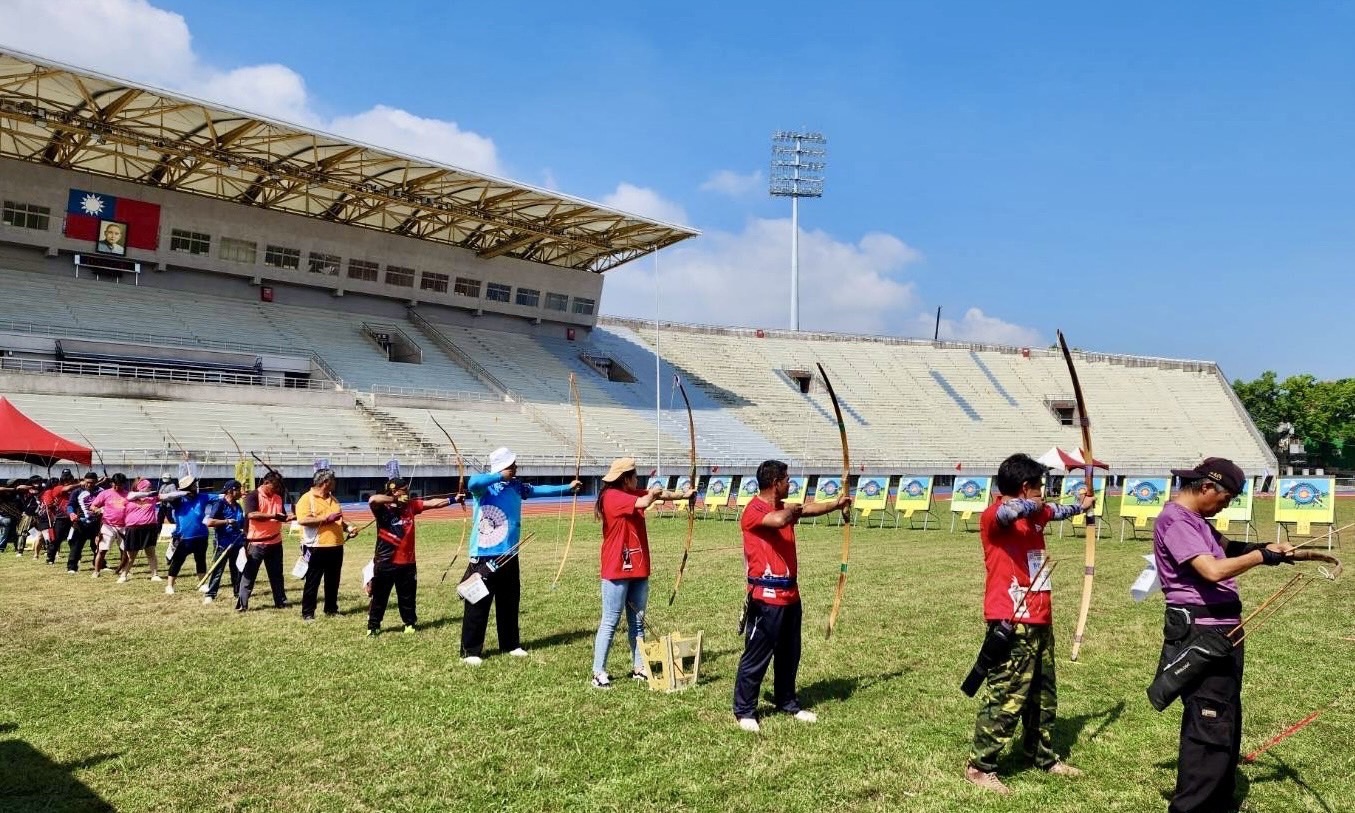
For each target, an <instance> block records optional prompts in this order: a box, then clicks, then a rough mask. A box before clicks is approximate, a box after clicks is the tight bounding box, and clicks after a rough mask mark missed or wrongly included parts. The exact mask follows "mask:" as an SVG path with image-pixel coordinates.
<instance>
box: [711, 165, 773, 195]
mask: <svg viewBox="0 0 1355 813" xmlns="http://www.w3.org/2000/svg"><path fill="white" fill-rule="evenodd" d="M762 188H763V181H762V170H760V169H759V170H754V171H752V172H750V173H748V174H746V175H740V174H739V173H737V172H735V171H734V170H732V169H722V170H719V171H718V172H716V173H714V174H712V175H711V176H710V177H709V178H707V179H706V180H705V181H704V182H702V184H701V186H700V189H701V191H702V192H715V193H716V194H719V195H726V196H728V197H731V198H734V199H736V200H737V199H741V198H747V197H751V196H752V195H753V194H754V193H755V192H757V191H759V190H761V189H762Z"/></svg>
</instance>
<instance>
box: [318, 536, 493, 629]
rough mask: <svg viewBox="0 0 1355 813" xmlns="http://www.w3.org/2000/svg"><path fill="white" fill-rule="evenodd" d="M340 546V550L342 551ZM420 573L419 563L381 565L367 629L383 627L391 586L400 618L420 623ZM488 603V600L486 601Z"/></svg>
mask: <svg viewBox="0 0 1355 813" xmlns="http://www.w3.org/2000/svg"><path fill="white" fill-rule="evenodd" d="M342 550H343V549H342V548H340V552H342ZM311 567H315V559H314V558H312V559H311ZM417 573H418V566H417V565H412V564H410V565H389V566H387V567H379V568H377V569H376V570H375V571H374V572H373V573H372V603H371V608H370V609H369V610H368V611H367V629H369V630H379V629H381V620H382V619H383V618H385V617H386V605H387V604H388V603H389V602H390V597H391V588H392V587H394V588H395V603H396V604H397V605H399V607H400V620H401V621H403V622H405V626H413V625H414V624H416V623H418V621H419V616H418V614H417V613H416V612H415V606H414V592H415V590H416V588H418V586H419V582H418V579H416V578H415V576H416V575H417ZM485 603H486V604H488V603H489V602H488V600H486V601H485ZM480 636H481V639H483V638H484V630H481V631H480Z"/></svg>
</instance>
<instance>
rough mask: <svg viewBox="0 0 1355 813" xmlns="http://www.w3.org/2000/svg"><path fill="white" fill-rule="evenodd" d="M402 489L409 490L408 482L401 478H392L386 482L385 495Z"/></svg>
mask: <svg viewBox="0 0 1355 813" xmlns="http://www.w3.org/2000/svg"><path fill="white" fill-rule="evenodd" d="M402 488H405V489H407V488H409V481H408V480H406V479H405V478H403V477H392V478H390V479H389V480H387V481H386V493H388V494H389V493H390V492H392V491H399V490H400V489H402Z"/></svg>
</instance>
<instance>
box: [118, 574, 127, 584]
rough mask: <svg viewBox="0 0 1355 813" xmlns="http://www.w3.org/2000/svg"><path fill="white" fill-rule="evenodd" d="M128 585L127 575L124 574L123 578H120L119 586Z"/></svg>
mask: <svg viewBox="0 0 1355 813" xmlns="http://www.w3.org/2000/svg"><path fill="white" fill-rule="evenodd" d="M126 583H127V574H126V573H124V574H122V575H121V576H119V577H118V584H126Z"/></svg>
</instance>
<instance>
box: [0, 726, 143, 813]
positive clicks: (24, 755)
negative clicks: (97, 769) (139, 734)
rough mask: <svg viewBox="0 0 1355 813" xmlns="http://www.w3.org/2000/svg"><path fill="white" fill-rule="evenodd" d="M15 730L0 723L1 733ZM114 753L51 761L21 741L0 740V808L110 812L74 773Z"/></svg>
mask: <svg viewBox="0 0 1355 813" xmlns="http://www.w3.org/2000/svg"><path fill="white" fill-rule="evenodd" d="M17 729H18V726H17V725H15V724H14V723H3V724H0V732H3V733H9V732H11V731H15V730H17ZM117 757H118V755H117V754H94V755H92V756H88V757H85V758H84V759H81V760H76V761H74V762H65V763H61V762H53V761H52V760H51V759H49V758H48V757H47V755H46V754H44V753H42V752H41V751H39V750H37V749H36V748H34V747H33V746H31V745H29V744H28V743H27V742H24V741H23V740H0V808H3V809H5V810H16V811H17V810H57V811H65V810H69V811H112V810H114V808H113V806H112V805H111V804H109V803H108V802H106V801H104V800H103V799H102V798H101V797H100V796H99V795H98V794H97V793H95V792H94V791H92V790H90V789H89V787H87V786H86V785H85V784H84V783H83V782H81V781H80V780H78V779H76V778H75V775H74V772H75V771H77V770H81V769H84V768H89V767H92V766H94V765H98V764H99V763H100V762H104V761H106V760H110V759H116V758H117Z"/></svg>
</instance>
